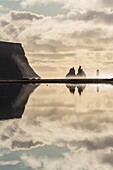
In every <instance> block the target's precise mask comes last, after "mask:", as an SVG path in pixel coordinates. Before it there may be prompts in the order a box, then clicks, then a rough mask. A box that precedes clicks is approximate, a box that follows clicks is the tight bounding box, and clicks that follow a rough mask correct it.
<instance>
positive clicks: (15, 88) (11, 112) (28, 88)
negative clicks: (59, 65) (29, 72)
mask: <svg viewBox="0 0 113 170" xmlns="http://www.w3.org/2000/svg"><path fill="white" fill-rule="evenodd" d="M37 86H38V85H34V84H27V85H23V84H2V85H0V120H5V119H13V118H21V117H22V114H23V112H24V109H25V105H26V103H27V101H28V98H29V96H30V94H31V93H32V92H33V91H34V89H35V88H36V87H37Z"/></svg>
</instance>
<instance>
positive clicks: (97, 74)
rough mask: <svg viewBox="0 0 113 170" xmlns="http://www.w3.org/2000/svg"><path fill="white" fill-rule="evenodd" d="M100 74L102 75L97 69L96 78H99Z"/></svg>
mask: <svg viewBox="0 0 113 170" xmlns="http://www.w3.org/2000/svg"><path fill="white" fill-rule="evenodd" d="M99 74H100V73H99V70H98V69H97V71H96V76H97V77H99Z"/></svg>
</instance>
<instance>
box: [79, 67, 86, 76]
mask: <svg viewBox="0 0 113 170" xmlns="http://www.w3.org/2000/svg"><path fill="white" fill-rule="evenodd" d="M77 76H78V77H86V74H85V72H84V70H83V69H82V67H81V66H79V68H78V73H77Z"/></svg>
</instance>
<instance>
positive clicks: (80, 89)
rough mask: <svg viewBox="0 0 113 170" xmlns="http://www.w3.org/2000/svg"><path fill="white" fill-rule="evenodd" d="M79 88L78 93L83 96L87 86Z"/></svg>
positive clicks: (79, 86)
mask: <svg viewBox="0 0 113 170" xmlns="http://www.w3.org/2000/svg"><path fill="white" fill-rule="evenodd" d="M77 88H78V93H79V95H80V96H81V94H82V93H83V91H84V90H85V88H86V85H78V86H77Z"/></svg>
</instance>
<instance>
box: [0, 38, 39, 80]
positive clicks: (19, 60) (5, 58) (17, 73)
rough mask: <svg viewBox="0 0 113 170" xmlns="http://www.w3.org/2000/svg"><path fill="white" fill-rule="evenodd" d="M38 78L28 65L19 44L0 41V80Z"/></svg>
mask: <svg viewBox="0 0 113 170" xmlns="http://www.w3.org/2000/svg"><path fill="white" fill-rule="evenodd" d="M26 78H27V79H31V78H40V76H39V75H37V74H36V73H35V72H34V70H33V69H32V68H31V66H30V65H29V62H28V60H27V58H26V56H25V52H24V49H23V47H22V44H21V43H12V42H3V41H0V80H21V79H26Z"/></svg>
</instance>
